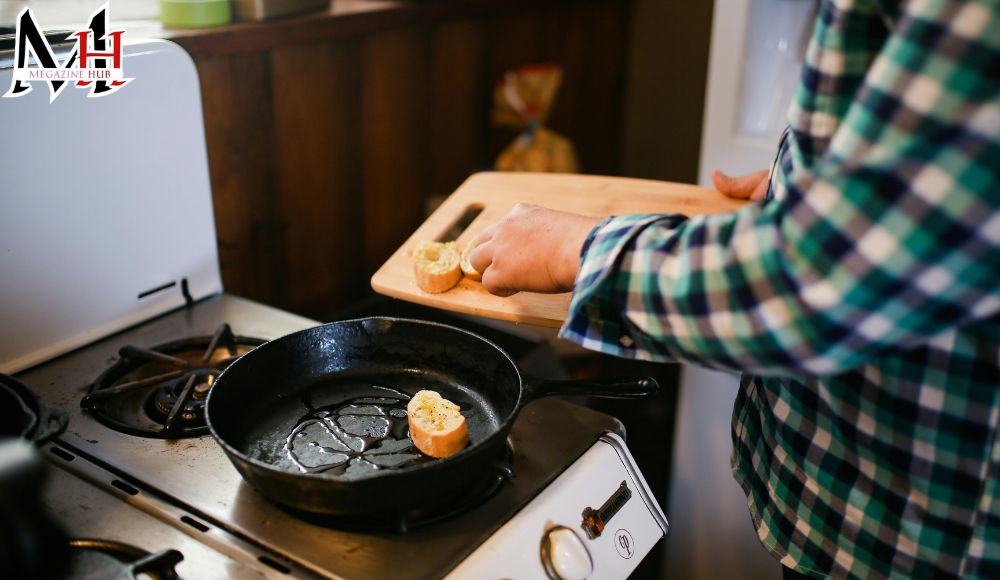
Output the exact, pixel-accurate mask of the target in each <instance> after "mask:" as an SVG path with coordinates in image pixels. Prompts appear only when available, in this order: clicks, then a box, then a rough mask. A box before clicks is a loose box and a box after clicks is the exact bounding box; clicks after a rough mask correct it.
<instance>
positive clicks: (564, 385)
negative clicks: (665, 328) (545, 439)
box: [524, 377, 660, 403]
mask: <svg viewBox="0 0 1000 580" xmlns="http://www.w3.org/2000/svg"><path fill="white" fill-rule="evenodd" d="M659 388H660V386H659V385H658V384H657V383H656V381H655V380H654V379H653V378H652V377H594V378H592V379H581V380H572V381H530V380H529V381H525V383H524V399H525V402H526V403H527V402H529V401H534V400H535V399H540V398H542V397H552V396H561V397H577V396H585V397H605V398H609V399H641V398H644V397H648V396H650V395H654V394H656V391H657V390H658V389H659Z"/></svg>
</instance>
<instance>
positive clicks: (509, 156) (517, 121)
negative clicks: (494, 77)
mask: <svg viewBox="0 0 1000 580" xmlns="http://www.w3.org/2000/svg"><path fill="white" fill-rule="evenodd" d="M561 81H562V70H561V69H560V68H559V67H557V66H554V65H535V66H525V67H521V68H519V69H517V70H514V71H511V72H508V73H507V74H506V75H504V77H503V79H501V81H500V82H499V83H497V86H496V90H495V91H494V92H493V124H494V125H496V126H498V127H510V128H514V129H518V130H520V131H521V134H520V135H519V136H518V137H517V139H515V140H514V142H513V143H511V144H510V145H508V146H507V147H506V148H505V149H504V150H503V151H502V152H501V153H500V156H499V157H498V158H497V161H496V169H497V170H498V171H533V172H554V173H576V172H578V171H579V170H580V164H579V163H578V162H577V158H576V151H575V150H574V149H573V144H572V143H571V142H570V140H569V139H567V138H566V137H563V136H562V135H560V134H558V133H556V132H555V131H552V130H551V129H547V128H545V127H543V126H542V124H543V123H544V122H545V120H546V119H547V118H548V115H549V111H550V110H551V108H552V103H553V102H554V101H555V96H556V93H557V92H558V91H559V83H560V82H561Z"/></svg>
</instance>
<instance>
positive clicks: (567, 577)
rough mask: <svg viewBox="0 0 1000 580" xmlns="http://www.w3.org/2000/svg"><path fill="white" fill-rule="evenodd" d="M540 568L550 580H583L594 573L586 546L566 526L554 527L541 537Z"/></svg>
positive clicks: (592, 563)
mask: <svg viewBox="0 0 1000 580" xmlns="http://www.w3.org/2000/svg"><path fill="white" fill-rule="evenodd" d="M542 566H544V567H545V573H546V574H548V575H549V578H552V580H584V579H585V578H587V577H588V576H590V573H591V572H593V571H594V562H593V560H591V559H590V552H588V551H587V546H585V545H584V544H583V540H581V539H580V536H578V535H576V532H574V531H573V530H571V529H569V528H567V527H566V526H554V527H553V528H552V529H550V530H549V531H548V532H546V533H545V535H544V536H542Z"/></svg>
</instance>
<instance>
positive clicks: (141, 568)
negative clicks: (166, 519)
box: [68, 539, 184, 580]
mask: <svg viewBox="0 0 1000 580" xmlns="http://www.w3.org/2000/svg"><path fill="white" fill-rule="evenodd" d="M69 545H70V569H69V574H68V578H105V579H119V578H121V579H123V580H131V579H133V578H138V577H146V578H155V579H157V580H161V579H162V580H168V579H174V578H178V576H177V571H176V570H175V569H174V566H176V565H177V564H178V563H179V562H180V561H181V560H183V559H184V556H183V554H181V553H180V552H178V551H177V550H163V551H161V552H157V553H155V554H152V553H150V552H147V551H145V550H143V549H141V548H137V547H135V546H132V545H129V544H124V543H122V542H115V541H112V540H94V539H77V540H70V541H69ZM140 575H143V576H140Z"/></svg>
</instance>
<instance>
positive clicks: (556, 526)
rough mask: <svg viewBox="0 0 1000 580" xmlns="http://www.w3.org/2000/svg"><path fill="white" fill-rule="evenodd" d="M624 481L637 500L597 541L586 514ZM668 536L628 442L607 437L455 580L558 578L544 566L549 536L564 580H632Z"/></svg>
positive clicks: (453, 577)
mask: <svg viewBox="0 0 1000 580" xmlns="http://www.w3.org/2000/svg"><path fill="white" fill-rule="evenodd" d="M623 481H624V482H625V484H626V486H627V487H628V489H629V492H630V494H631V497H630V498H629V499H628V500H627V501H625V502H624V504H622V505H621V507H620V509H619V510H618V512H617V513H616V514H615V515H614V516H613V517H611V518H610V519H609V520H608V522H607V526H606V527H605V529H604V531H603V533H602V534H601V535H600V536H598V537H596V538H593V539H589V538H588V534H587V533H585V531H584V529H583V527H582V526H581V523H582V521H583V511H584V508H588V507H590V508H594V509H599V508H600V507H601V506H602V504H604V503H605V501H607V500H608V498H610V497H611V496H612V495H613V494H615V492H616V491H617V490H618V489H619V486H620V485H621V483H622V482H623ZM667 529H668V524H667V519H666V517H665V516H664V515H663V512H662V511H661V510H660V508H659V506H658V505H657V504H656V502H655V501H654V500H653V499H652V494H651V493H650V491H649V487H648V486H647V485H646V482H645V480H644V479H643V478H642V475H641V473H639V471H638V469H637V468H636V467H635V462H634V460H633V459H632V457H631V454H629V452H628V449H627V448H626V447H625V442H624V441H622V440H621V439H620V438H619V437H618V436H616V435H613V434H607V435H605V436H604V437H602V438H601V439H600V440H599V441H598V442H597V443H595V444H594V446H593V447H591V448H590V449H589V450H588V451H587V452H586V453H585V454H584V455H583V456H582V457H581V458H580V459H578V460H577V461H576V463H574V464H573V465H572V466H571V467H570V468H569V469H567V470H566V471H565V472H563V473H562V475H560V476H559V478H557V479H556V480H555V481H554V482H553V483H552V485H550V486H549V487H548V488H546V489H545V491H543V492H542V493H541V494H539V495H538V497H536V498H535V499H534V500H532V502H531V503H530V504H528V505H527V506H525V507H524V509H522V510H521V511H520V512H518V514H517V515H516V516H514V518H512V519H511V520H510V521H509V522H507V524H506V525H504V527H503V528H501V529H500V530H499V531H497V532H496V533H495V534H493V535H492V536H491V537H490V538H489V539H488V540H487V541H486V542H485V543H483V544H482V545H481V546H480V547H479V548H478V549H477V550H476V551H475V552H473V553H472V554H471V555H470V556H469V557H468V558H467V559H466V560H465V561H464V562H462V563H461V564H460V565H459V566H458V567H456V568H455V569H454V570H453V571H452V572H451V574H449V575H448V576H447V578H448V579H449V580H464V579H468V580H473V579H477V578H517V579H518V580H531V579H539V580H545V579H546V578H550V577H552V576H549V575H548V573H547V572H546V567H545V566H544V565H543V559H544V558H545V557H546V556H545V552H544V551H543V549H542V544H543V540H544V539H545V537H546V535H549V538H550V544H549V545H550V546H551V551H550V553H551V554H552V556H551V560H554V565H553V568H554V569H555V571H556V572H557V573H558V574H559V576H560V577H561V578H563V579H564V580H570V578H579V579H584V578H601V579H604V578H626V577H628V575H629V574H630V573H631V572H632V571H633V570H635V568H636V566H638V564H639V562H640V561H642V559H643V557H645V555H646V554H648V553H649V551H650V550H652V549H653V546H655V545H656V543H657V542H658V541H659V540H660V538H662V537H663V536H664V535H665V534H666V533H667Z"/></svg>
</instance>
